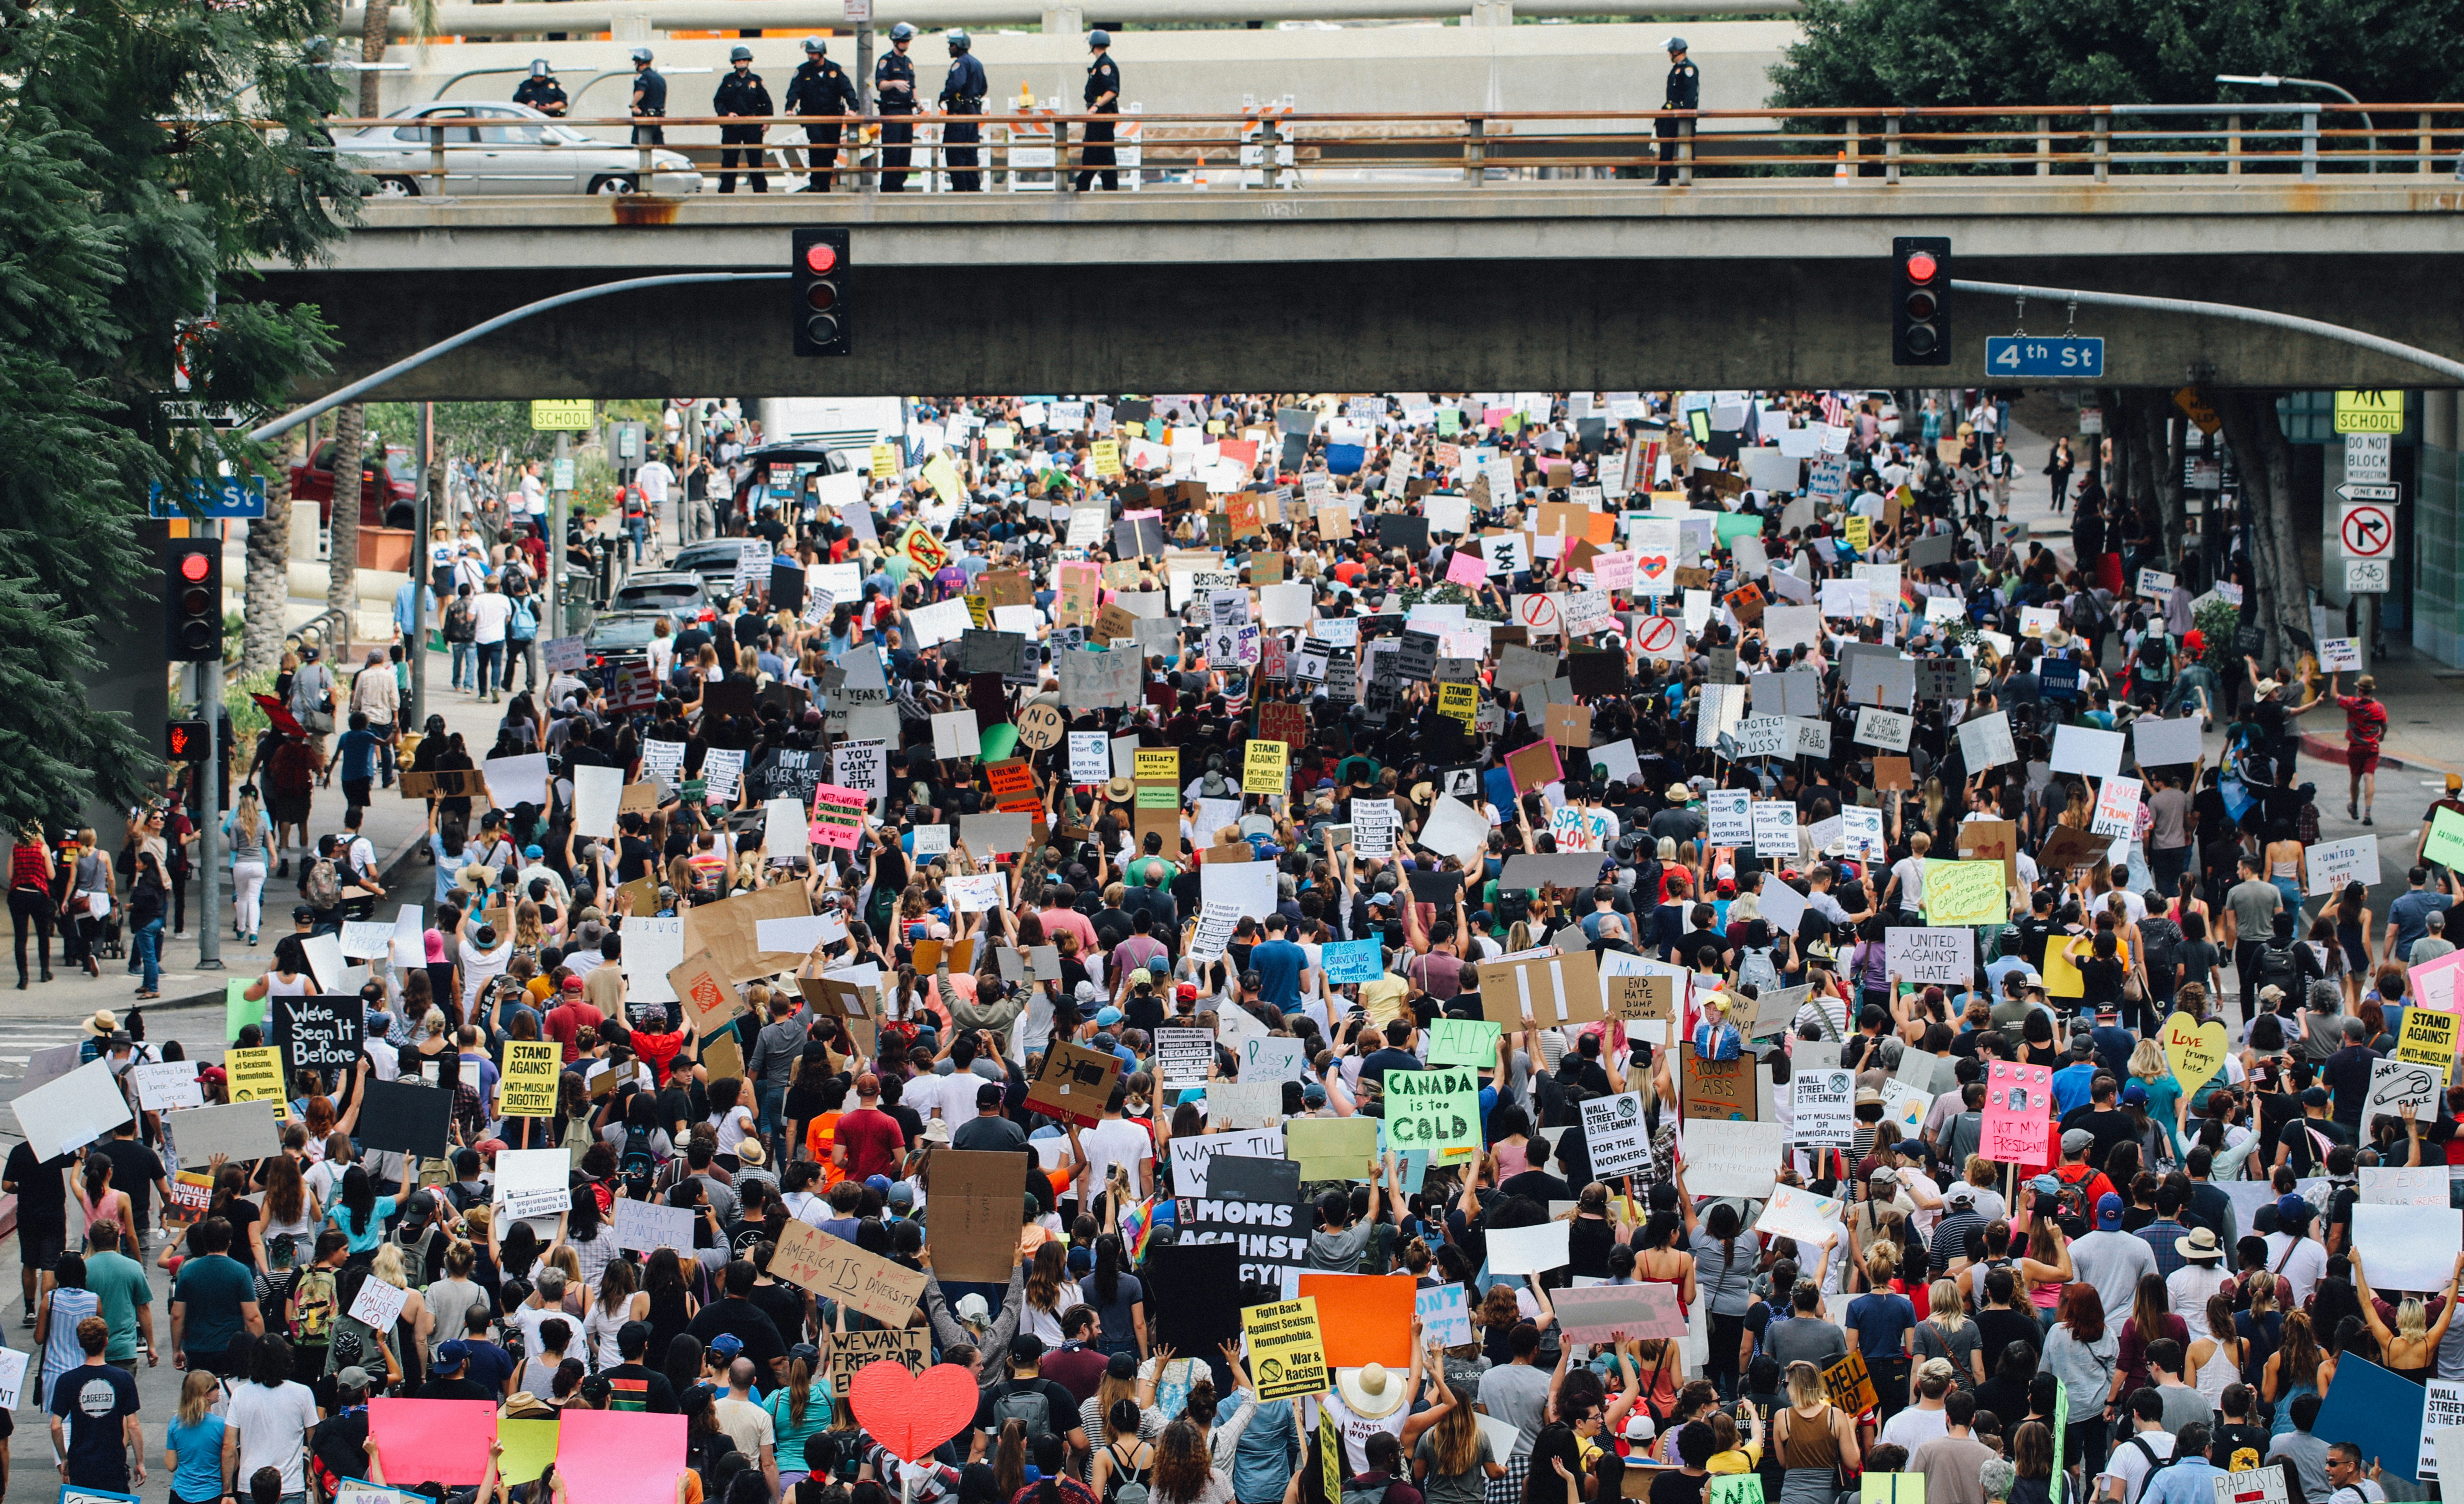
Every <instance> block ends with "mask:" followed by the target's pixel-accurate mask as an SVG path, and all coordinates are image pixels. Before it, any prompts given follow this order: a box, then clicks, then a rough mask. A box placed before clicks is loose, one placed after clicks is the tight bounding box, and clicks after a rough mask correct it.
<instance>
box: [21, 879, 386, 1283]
mask: <svg viewBox="0 0 2464 1504" xmlns="http://www.w3.org/2000/svg"><path fill="white" fill-rule="evenodd" d="M427 839H428V837H427V836H426V834H425V833H423V834H421V835H417V836H413V837H411V838H410V839H408V840H406V841H404V842H403V843H402V844H401V845H399V846H396V847H395V848H394V849H393V850H391V851H389V852H387V853H385V861H384V862H383V863H382V864H381V865H380V866H379V868H378V870H379V871H381V872H383V873H384V874H385V883H386V886H387V889H388V892H390V890H391V889H392V888H394V887H398V886H399V885H400V884H399V883H396V882H395V873H396V871H397V870H398V869H399V868H400V867H401V866H402V865H403V864H404V863H405V862H407V861H409V860H410V857H411V854H412V853H413V852H415V851H417V850H418V849H419V847H420V845H421V843H422V842H424V841H426V840H427ZM224 980H225V982H226V983H228V982H229V980H230V978H229V976H228V974H226V976H225V978H224ZM227 991H228V988H227V987H215V988H213V989H211V990H210V991H207V992H198V993H195V994H194V995H192V996H188V997H165V998H163V999H160V1000H158V1001H155V1002H149V1003H144V1004H142V1005H141V1006H142V1007H143V1009H144V1011H145V1012H147V1013H149V1014H157V1013H161V1014H167V1013H172V1012H175V1011H177V1010H180V1009H184V1008H205V1007H208V1006H210V1005H213V1004H217V1003H220V1002H221V1001H222V1000H223V996H224V994H225V992H227ZM0 1235H6V1230H5V1229H0Z"/></svg>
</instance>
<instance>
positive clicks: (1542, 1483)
mask: <svg viewBox="0 0 2464 1504" xmlns="http://www.w3.org/2000/svg"><path fill="white" fill-rule="evenodd" d="M1582 1476H1583V1444H1582V1441H1581V1439H1580V1438H1578V1437H1576V1436H1575V1434H1574V1428H1573V1427H1572V1426H1569V1425H1567V1424H1565V1423H1564V1422H1563V1421H1558V1422H1552V1423H1551V1424H1550V1425H1548V1426H1544V1427H1542V1428H1540V1434H1539V1435H1538V1436H1537V1437H1535V1438H1533V1440H1532V1442H1531V1456H1530V1460H1529V1465H1528V1466H1527V1467H1526V1468H1525V1470H1524V1473H1523V1499H1522V1504H1582V1498H1583V1494H1582ZM1601 1504H1608V1501H1606V1500H1603V1501H1601Z"/></svg>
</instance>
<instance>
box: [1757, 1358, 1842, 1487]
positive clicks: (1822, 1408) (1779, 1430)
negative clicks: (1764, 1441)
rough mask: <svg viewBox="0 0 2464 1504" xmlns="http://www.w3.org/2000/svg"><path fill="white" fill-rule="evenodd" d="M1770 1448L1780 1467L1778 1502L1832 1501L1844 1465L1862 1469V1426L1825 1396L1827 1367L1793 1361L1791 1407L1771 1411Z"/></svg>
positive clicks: (1789, 1398) (1790, 1378)
mask: <svg viewBox="0 0 2464 1504" xmlns="http://www.w3.org/2000/svg"><path fill="white" fill-rule="evenodd" d="M1771 1451H1772V1453H1773V1454H1774V1455H1775V1456H1776V1457H1777V1458H1778V1459H1779V1465H1780V1468H1781V1481H1780V1496H1779V1500H1778V1504H1831V1500H1832V1498H1833V1495H1834V1494H1835V1493H1837V1489H1836V1487H1835V1485H1836V1483H1837V1478H1838V1475H1839V1474H1840V1472H1842V1471H1846V1472H1850V1473H1854V1472H1856V1471H1858V1452H1857V1428H1856V1424H1855V1422H1854V1421H1853V1420H1852V1419H1851V1418H1850V1417H1849V1416H1848V1415H1847V1414H1846V1413H1844V1412H1843V1411H1841V1410H1839V1409H1837V1408H1836V1407H1835V1406H1833V1405H1832V1404H1831V1402H1830V1400H1829V1399H1828V1398H1826V1395H1825V1391H1824V1389H1823V1386H1822V1373H1821V1370H1820V1369H1817V1368H1815V1366H1814V1364H1812V1363H1810V1362H1793V1363H1791V1364H1789V1365H1788V1408H1786V1409H1784V1410H1782V1411H1780V1412H1779V1413H1778V1414H1776V1415H1774V1416H1772V1417H1771Z"/></svg>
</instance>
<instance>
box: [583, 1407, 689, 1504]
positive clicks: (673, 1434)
mask: <svg viewBox="0 0 2464 1504" xmlns="http://www.w3.org/2000/svg"><path fill="white" fill-rule="evenodd" d="M684 1465H685V1418H684V1417H683V1416H681V1415H651V1414H648V1413H645V1412H643V1411H639V1410H589V1409H583V1407H581V1406H575V1407H574V1409H573V1413H571V1414H570V1415H565V1416H562V1417H561V1418H560V1419H559V1422H558V1426H557V1438H556V1471H558V1473H560V1474H561V1476H562V1477H563V1479H564V1487H565V1493H566V1495H567V1496H568V1497H571V1498H576V1499H588V1500H589V1501H590V1504H675V1498H676V1474H677V1473H678V1472H681V1471H684Z"/></svg>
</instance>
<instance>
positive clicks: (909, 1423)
mask: <svg viewBox="0 0 2464 1504" xmlns="http://www.w3.org/2000/svg"><path fill="white" fill-rule="evenodd" d="M978 1398H979V1396H978V1393H977V1389H976V1376H975V1374H974V1372H973V1371H972V1370H970V1369H968V1368H965V1367H963V1366H961V1365H959V1364H957V1363H935V1364H934V1365H933V1366H932V1367H930V1368H927V1369H925V1370H924V1372H923V1373H922V1375H920V1376H918V1375H915V1374H912V1373H909V1372H908V1371H907V1366H906V1364H904V1363H900V1362H893V1361H891V1360H890V1359H883V1360H882V1361H881V1362H876V1363H874V1364H872V1365H871V1366H870V1367H869V1368H866V1369H865V1370H864V1371H862V1372H861V1373H858V1374H857V1375H856V1376H855V1382H854V1383H852V1384H848V1385H847V1406H848V1407H849V1408H850V1409H852V1410H854V1411H855V1418H856V1420H857V1422H858V1423H859V1424H861V1425H862V1426H863V1427H864V1428H865V1429H866V1430H869V1431H870V1432H871V1433H872V1439H873V1440H875V1441H877V1442H879V1443H881V1445H882V1446H883V1447H885V1448H887V1449H888V1450H889V1451H890V1454H891V1456H893V1457H896V1458H899V1459H900V1460H901V1461H905V1462H914V1461H917V1460H919V1459H921V1458H923V1457H924V1456H926V1455H928V1454H929V1453H931V1451H932V1450H933V1449H934V1448H935V1447H938V1446H939V1445H941V1444H942V1443H943V1442H945V1441H948V1440H949V1439H950V1438H951V1437H953V1436H956V1435H957V1434H958V1432H960V1431H962V1430H965V1429H966V1428H967V1427H968V1426H969V1425H970V1424H971V1423H972V1422H973V1421H974V1420H975V1418H976V1405H977V1402H978Z"/></svg>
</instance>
